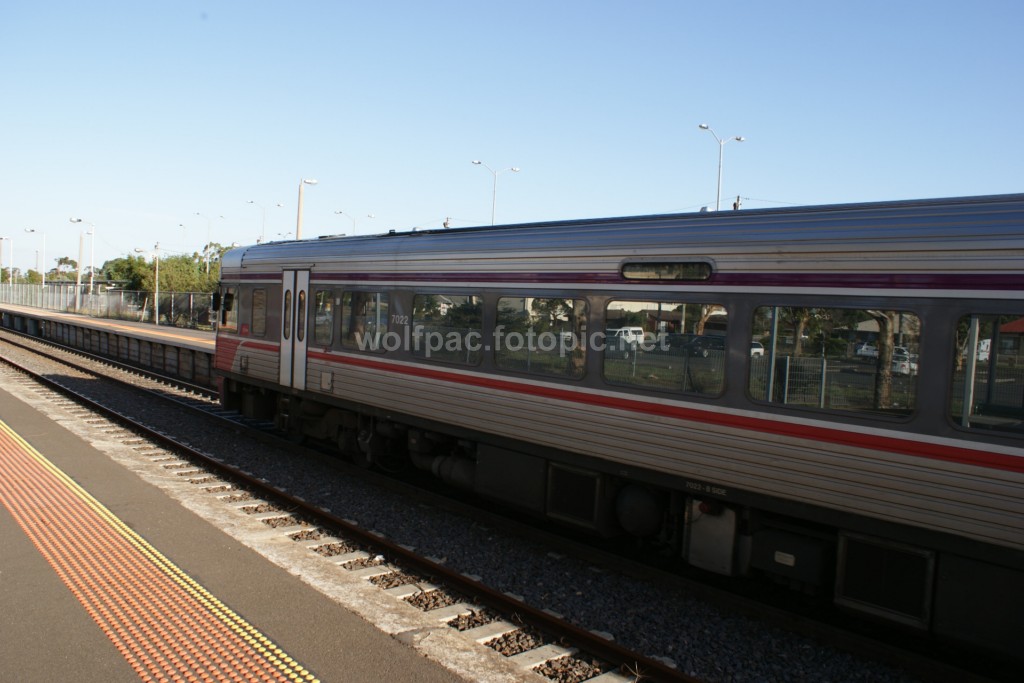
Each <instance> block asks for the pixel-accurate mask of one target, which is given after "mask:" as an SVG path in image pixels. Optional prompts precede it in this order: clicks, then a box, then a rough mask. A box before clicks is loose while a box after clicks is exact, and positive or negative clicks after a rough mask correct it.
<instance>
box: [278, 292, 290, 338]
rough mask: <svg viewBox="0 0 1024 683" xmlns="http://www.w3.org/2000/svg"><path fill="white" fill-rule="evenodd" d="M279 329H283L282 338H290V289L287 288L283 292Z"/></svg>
mask: <svg viewBox="0 0 1024 683" xmlns="http://www.w3.org/2000/svg"><path fill="white" fill-rule="evenodd" d="M281 329H282V330H283V334H284V338H285V339H291V337H292V290H290V289H289V290H288V291H286V292H285V293H284V314H283V315H282V316H281Z"/></svg>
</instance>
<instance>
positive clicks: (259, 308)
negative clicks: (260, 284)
mask: <svg viewBox="0 0 1024 683" xmlns="http://www.w3.org/2000/svg"><path fill="white" fill-rule="evenodd" d="M252 334H253V336H254V337H263V336H265V335H266V334H267V290H265V289H254V290H252Z"/></svg>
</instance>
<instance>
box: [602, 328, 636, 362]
mask: <svg viewBox="0 0 1024 683" xmlns="http://www.w3.org/2000/svg"><path fill="white" fill-rule="evenodd" d="M643 341H644V330H643V328H642V327H613V328H610V329H607V330H605V331H604V344H605V347H604V350H605V355H606V356H607V357H609V358H629V357H630V355H631V354H634V353H636V350H637V347H638V346H639V345H640V344H642V343H643Z"/></svg>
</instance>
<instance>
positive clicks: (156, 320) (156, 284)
mask: <svg viewBox="0 0 1024 683" xmlns="http://www.w3.org/2000/svg"><path fill="white" fill-rule="evenodd" d="M197 215H198V214H197ZM153 250H154V260H155V261H156V275H154V276H153V324H155V325H158V326H159V325H160V243H159V242H157V243H156V245H155V246H154V247H153ZM148 251H149V250H148V249H140V248H139V247H136V248H135V253H137V254H145V253H147V252H148Z"/></svg>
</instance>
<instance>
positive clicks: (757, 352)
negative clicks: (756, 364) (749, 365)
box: [750, 341, 764, 358]
mask: <svg viewBox="0 0 1024 683" xmlns="http://www.w3.org/2000/svg"><path fill="white" fill-rule="evenodd" d="M763 355H764V344H762V343H761V342H756V341H752V342H750V357H751V358H756V357H757V356H763Z"/></svg>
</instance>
